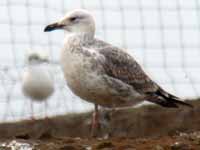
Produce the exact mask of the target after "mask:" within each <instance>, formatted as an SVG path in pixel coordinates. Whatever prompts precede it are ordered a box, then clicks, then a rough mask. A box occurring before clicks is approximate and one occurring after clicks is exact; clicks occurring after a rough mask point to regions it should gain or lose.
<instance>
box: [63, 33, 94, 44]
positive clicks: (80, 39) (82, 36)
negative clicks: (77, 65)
mask: <svg viewBox="0 0 200 150" xmlns="http://www.w3.org/2000/svg"><path fill="white" fill-rule="evenodd" d="M93 40H94V33H65V41H64V42H69V41H73V42H77V44H81V45H83V46H84V45H88V44H89V43H91V42H92V41H93Z"/></svg>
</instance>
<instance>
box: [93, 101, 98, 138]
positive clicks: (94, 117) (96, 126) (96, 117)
mask: <svg viewBox="0 0 200 150" xmlns="http://www.w3.org/2000/svg"><path fill="white" fill-rule="evenodd" d="M99 127H100V124H99V112H98V105H97V104H95V110H94V112H93V115H92V132H91V136H96V133H97V130H98V129H99Z"/></svg>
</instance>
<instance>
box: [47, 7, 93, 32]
mask: <svg viewBox="0 0 200 150" xmlns="http://www.w3.org/2000/svg"><path fill="white" fill-rule="evenodd" d="M56 29H63V30H65V31H67V33H75V34H92V35H94V32H95V21H94V17H93V16H92V15H91V13H90V12H88V11H87V10H84V9H76V10H73V11H70V12H68V13H67V14H66V15H65V16H64V17H63V18H62V19H61V20H59V21H58V22H55V23H52V24H50V25H48V26H46V27H45V29H44V31H45V32H50V31H53V30H56Z"/></svg>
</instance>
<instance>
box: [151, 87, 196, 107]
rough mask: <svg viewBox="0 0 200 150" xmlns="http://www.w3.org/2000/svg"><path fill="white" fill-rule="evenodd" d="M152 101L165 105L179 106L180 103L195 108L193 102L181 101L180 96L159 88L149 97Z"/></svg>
mask: <svg viewBox="0 0 200 150" xmlns="http://www.w3.org/2000/svg"><path fill="white" fill-rule="evenodd" d="M148 100H149V101H150V102H153V103H156V104H159V105H161V106H163V107H172V108H178V107H179V105H184V106H187V107H190V108H193V106H192V105H191V104H188V103H186V102H183V101H181V99H180V98H178V97H176V96H174V95H172V94H169V93H167V92H165V91H164V90H163V89H161V88H159V89H158V90H157V91H156V92H155V93H154V94H153V96H152V97H151V98H150V99H148Z"/></svg>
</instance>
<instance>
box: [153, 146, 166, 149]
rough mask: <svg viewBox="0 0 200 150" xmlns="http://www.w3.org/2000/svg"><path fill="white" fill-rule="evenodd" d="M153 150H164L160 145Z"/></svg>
mask: <svg viewBox="0 0 200 150" xmlns="http://www.w3.org/2000/svg"><path fill="white" fill-rule="evenodd" d="M154 150H164V148H163V147H162V146H161V145H156V146H155V148H154Z"/></svg>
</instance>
